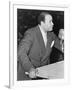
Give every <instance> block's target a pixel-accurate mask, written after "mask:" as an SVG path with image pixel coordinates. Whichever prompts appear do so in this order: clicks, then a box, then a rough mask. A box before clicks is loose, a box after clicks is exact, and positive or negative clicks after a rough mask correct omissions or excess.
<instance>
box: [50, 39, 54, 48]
mask: <svg viewBox="0 0 72 90" xmlns="http://www.w3.org/2000/svg"><path fill="white" fill-rule="evenodd" d="M53 45H54V40H53V41H52V43H51V48H52V47H53Z"/></svg>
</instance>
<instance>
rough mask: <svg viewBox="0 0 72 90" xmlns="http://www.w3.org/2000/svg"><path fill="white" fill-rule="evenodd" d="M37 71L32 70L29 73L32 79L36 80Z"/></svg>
mask: <svg viewBox="0 0 72 90" xmlns="http://www.w3.org/2000/svg"><path fill="white" fill-rule="evenodd" d="M36 73H37V69H34V68H31V69H30V71H29V77H30V78H36Z"/></svg>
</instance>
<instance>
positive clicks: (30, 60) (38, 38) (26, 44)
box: [17, 26, 61, 80]
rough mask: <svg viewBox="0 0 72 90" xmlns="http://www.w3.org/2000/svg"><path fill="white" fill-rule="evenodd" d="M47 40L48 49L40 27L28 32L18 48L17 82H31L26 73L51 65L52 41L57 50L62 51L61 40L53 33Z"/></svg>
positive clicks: (49, 33) (48, 35)
mask: <svg viewBox="0 0 72 90" xmlns="http://www.w3.org/2000/svg"><path fill="white" fill-rule="evenodd" d="M47 39H48V40H47V47H45V45H44V41H43V37H42V34H41V31H40V29H39V27H38V26H36V27H34V28H31V29H29V30H27V31H26V33H25V35H24V38H23V39H22V41H21V43H20V45H19V48H18V67H17V68H18V69H17V80H27V79H28V80H29V79H30V78H29V77H28V76H27V75H25V72H28V71H29V70H30V68H32V67H33V68H37V67H40V66H44V65H47V64H50V53H51V51H52V48H51V43H52V41H55V44H54V46H55V47H56V48H58V49H61V48H60V43H59V39H58V38H57V37H56V36H55V34H54V33H53V32H48V34H47Z"/></svg>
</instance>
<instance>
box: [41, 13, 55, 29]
mask: <svg viewBox="0 0 72 90" xmlns="http://www.w3.org/2000/svg"><path fill="white" fill-rule="evenodd" d="M53 25H54V24H53V22H52V16H51V15H46V16H45V21H44V22H43V24H42V26H43V29H44V30H45V31H52V30H53Z"/></svg>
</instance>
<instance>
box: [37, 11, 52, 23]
mask: <svg viewBox="0 0 72 90" xmlns="http://www.w3.org/2000/svg"><path fill="white" fill-rule="evenodd" d="M46 15H51V14H50V13H48V12H41V13H40V15H39V16H38V24H41V21H43V22H44V21H45V16H46Z"/></svg>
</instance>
